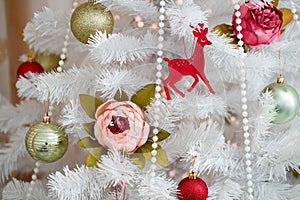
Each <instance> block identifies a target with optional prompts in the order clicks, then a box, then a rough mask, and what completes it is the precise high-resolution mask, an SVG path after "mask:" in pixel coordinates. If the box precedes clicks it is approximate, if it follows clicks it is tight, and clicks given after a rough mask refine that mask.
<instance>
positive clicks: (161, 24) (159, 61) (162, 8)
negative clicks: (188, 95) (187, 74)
mask: <svg viewBox="0 0 300 200" xmlns="http://www.w3.org/2000/svg"><path fill="white" fill-rule="evenodd" d="M159 5H160V9H159V12H160V15H159V23H158V27H159V29H158V38H157V40H158V42H159V43H158V45H157V48H158V51H157V59H156V62H157V65H156V70H157V71H156V80H155V83H156V87H155V100H154V105H155V106H156V108H154V111H153V112H154V120H155V121H154V122H153V126H154V129H153V135H154V136H153V137H152V140H153V144H152V148H153V150H152V151H151V155H152V158H151V162H152V164H151V167H150V169H151V176H152V177H154V176H155V169H156V165H155V163H156V161H157V159H156V155H157V147H158V144H157V141H158V137H157V134H158V132H159V130H158V126H159V113H160V109H159V105H160V98H161V95H160V92H161V90H162V88H161V86H160V84H161V82H162V81H161V76H162V74H161V70H162V62H163V58H162V56H163V50H162V49H163V43H162V42H163V41H164V37H163V35H164V30H163V27H164V26H165V23H164V20H165V12H166V9H165V5H166V2H165V1H164V0H161V1H160V3H159Z"/></svg>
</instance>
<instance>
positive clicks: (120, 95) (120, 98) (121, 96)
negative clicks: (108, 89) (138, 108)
mask: <svg viewBox="0 0 300 200" xmlns="http://www.w3.org/2000/svg"><path fill="white" fill-rule="evenodd" d="M114 99H115V100H117V101H129V97H128V95H127V94H126V93H125V92H124V91H122V90H118V91H117V92H116V94H115V97H114Z"/></svg>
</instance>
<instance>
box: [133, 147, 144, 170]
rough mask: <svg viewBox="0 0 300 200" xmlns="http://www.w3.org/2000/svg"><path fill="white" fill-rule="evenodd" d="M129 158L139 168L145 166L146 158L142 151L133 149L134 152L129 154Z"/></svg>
mask: <svg viewBox="0 0 300 200" xmlns="http://www.w3.org/2000/svg"><path fill="white" fill-rule="evenodd" d="M130 159H131V162H132V163H133V164H135V165H136V166H138V167H139V168H140V169H143V168H144V167H145V163H146V160H145V157H144V155H143V153H142V152H140V151H138V150H137V151H135V152H134V154H132V155H130Z"/></svg>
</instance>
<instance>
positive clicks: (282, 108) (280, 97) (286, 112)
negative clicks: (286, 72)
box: [262, 83, 300, 124]
mask: <svg viewBox="0 0 300 200" xmlns="http://www.w3.org/2000/svg"><path fill="white" fill-rule="evenodd" d="M265 92H271V93H272V96H273V99H274V102H275V104H276V107H275V109H276V115H275V118H274V120H273V123H275V124H283V123H286V122H289V121H291V120H292V119H294V118H295V117H296V115H297V114H298V112H299V109H300V99H299V94H298V93H297V91H296V90H295V89H294V88H293V87H292V86H290V85H288V84H285V83H272V84H270V85H268V86H267V87H265V88H264V89H263V91H262V93H265Z"/></svg>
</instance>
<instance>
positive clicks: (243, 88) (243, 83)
mask: <svg viewBox="0 0 300 200" xmlns="http://www.w3.org/2000/svg"><path fill="white" fill-rule="evenodd" d="M234 9H235V10H236V11H235V13H234V14H235V16H236V24H237V26H236V30H237V32H238V34H237V38H238V40H239V41H238V46H239V48H240V49H241V50H243V45H244V42H243V41H242V38H243V34H242V32H241V31H242V29H243V28H242V26H241V25H240V24H241V23H242V19H241V18H240V16H241V12H240V11H239V9H240V5H239V4H238V3H236V4H235V6H234ZM243 55H244V53H243ZM241 65H242V68H241V96H242V98H241V101H242V110H243V111H242V116H243V121H242V122H243V132H244V144H245V152H246V153H245V163H246V172H247V176H246V177H247V193H248V199H253V198H254V197H253V182H252V167H251V164H252V162H251V145H250V134H249V132H248V131H249V125H248V122H249V120H248V111H247V110H248V105H247V84H246V81H247V79H246V70H245V63H244V61H243V62H242V63H241Z"/></svg>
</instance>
